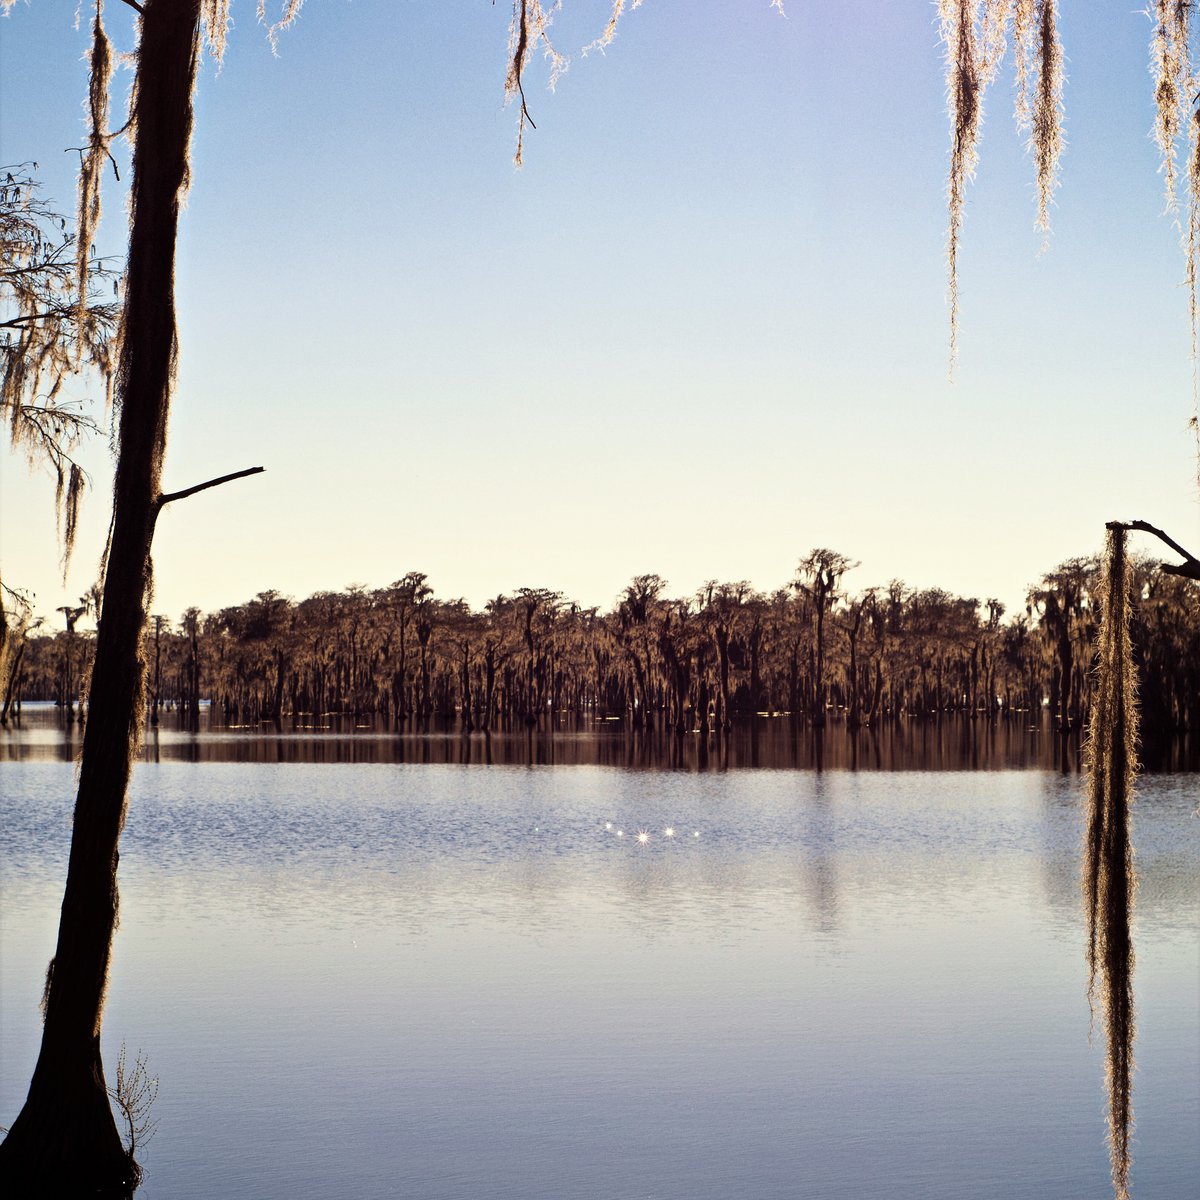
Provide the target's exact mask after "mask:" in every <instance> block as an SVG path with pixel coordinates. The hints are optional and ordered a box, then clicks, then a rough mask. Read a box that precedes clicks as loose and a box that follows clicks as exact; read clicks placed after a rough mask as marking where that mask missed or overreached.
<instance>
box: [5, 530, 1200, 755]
mask: <svg viewBox="0 0 1200 1200" xmlns="http://www.w3.org/2000/svg"><path fill="white" fill-rule="evenodd" d="M855 565H856V564H855V563H853V562H851V561H850V560H848V559H846V558H845V557H844V556H842V555H840V554H837V553H835V552H832V551H829V550H814V551H813V552H812V553H811V554H809V555H808V556H807V557H806V558H804V559H803V560H802V561H801V563H800V566H799V569H798V571H797V573H796V576H795V578H794V579H793V580H792V582H791V583H790V584H788V585H787V586H785V587H783V588H780V589H778V590H777V591H774V592H771V593H764V592H758V591H756V590H754V589H753V588H752V587H751V586H750V585H749V584H747V583H716V582H712V583H709V584H706V585H705V586H704V587H703V588H701V589H700V591H699V592H697V593H696V594H695V595H694V596H690V597H686V598H676V599H671V598H668V597H667V595H666V585H665V583H664V581H663V580H662V579H661V578H660V577H659V576H657V575H641V576H638V577H637V578H636V579H634V580H633V581H632V582H631V583H630V584H629V585H628V586H627V587H626V588H625V589H624V591H623V592H622V594H621V595H620V597H619V598H618V600H617V603H616V605H615V606H614V608H613V609H612V611H611V612H608V613H601V612H599V611H598V610H597V609H595V608H581V607H580V606H578V605H576V604H573V603H571V602H569V601H567V600H566V599H564V597H563V596H562V594H561V593H559V592H555V591H550V590H548V589H545V588H519V589H517V590H516V591H515V592H513V593H512V594H511V595H500V596H497V597H495V598H494V599H493V600H490V601H488V602H487V604H486V605H485V606H484V608H483V610H482V611H478V612H477V611H473V610H472V609H471V608H470V607H469V606H468V605H467V604H466V603H465V602H464V601H462V600H443V599H439V598H437V597H435V596H434V594H433V591H432V589H431V588H430V586H429V585H428V583H427V582H426V577H425V576H424V575H423V574H420V573H417V572H410V573H409V574H408V575H405V576H404V577H403V578H402V579H400V580H397V581H396V582H395V583H393V584H392V585H391V586H389V587H385V588H380V589H377V590H374V591H369V590H367V589H365V588H362V587H357V586H355V587H351V588H349V589H347V590H346V591H344V592H337V593H335V592H321V593H318V594H316V595H314V596H311V597H309V598H308V599H307V600H303V601H300V602H298V603H297V602H294V601H292V600H290V599H288V598H286V597H284V596H281V595H279V594H278V593H276V592H262V593H260V594H259V595H258V596H256V597H255V598H254V599H253V600H251V601H249V602H248V603H246V604H242V605H238V606H236V607H231V608H225V609H222V610H220V611H219V612H216V613H210V614H202V613H200V612H199V611H198V610H197V609H194V608H192V609H188V610H187V612H185V613H184V614H183V617H182V619H181V621H180V622H179V623H178V624H177V625H172V624H171V623H170V622H168V621H167V620H165V619H164V618H161V617H158V618H155V619H154V621H153V623H152V625H151V627H150V628H149V630H148V632H147V634H146V640H145V651H144V655H143V658H144V661H145V663H146V664H147V695H148V698H149V701H150V720H151V722H152V723H153V722H155V721H156V720H157V715H158V711H159V709H160V708H161V707H165V706H170V707H172V708H176V709H178V710H180V711H181V712H182V714H183V716H184V720H185V724H190V725H192V726H193V727H195V726H197V725H198V722H199V713H200V701H201V699H202V698H204V699H210V700H211V702H212V704H213V706H214V707H213V713H212V717H213V720H214V721H215V722H217V723H225V724H229V725H238V724H255V723H259V722H269V723H274V724H275V725H276V726H277V727H282V725H283V722H284V721H288V722H289V723H291V724H292V725H293V726H297V727H304V726H308V725H313V724H319V723H321V722H322V721H323V720H324V719H325V718H327V717H329V716H331V715H340V716H343V717H347V718H351V719H358V718H363V719H367V718H372V719H373V720H374V721H375V722H378V720H380V719H382V720H383V721H384V722H385V723H387V724H390V725H394V726H395V727H405V726H407V727H414V726H417V725H420V724H422V723H426V722H428V721H430V720H431V719H433V718H440V719H443V720H447V719H454V720H457V721H459V722H460V723H461V725H462V727H463V728H464V729H479V730H489V729H503V728H512V727H514V726H520V725H528V726H532V725H542V726H553V725H554V724H555V723H556V721H557V720H558V719H559V718H561V717H562V716H563V715H565V714H572V713H576V714H588V715H592V716H598V717H610V718H618V719H621V720H623V721H624V722H626V724H627V726H628V727H631V728H633V729H640V730H647V731H650V732H684V731H697V732H699V733H701V734H707V733H722V732H724V731H725V730H727V729H728V728H729V726H730V723H731V721H732V720H733V718H735V717H738V716H745V715H752V714H755V713H778V714H790V715H791V716H792V717H793V718H794V719H795V720H797V721H799V720H801V719H803V720H804V721H806V722H807V723H809V724H811V725H813V726H814V727H818V728H819V727H820V726H821V725H823V724H824V723H825V721H826V719H827V718H828V717H829V716H837V717H838V718H839V719H841V720H843V721H844V722H845V724H846V725H847V726H848V727H850V728H851V729H854V728H858V727H862V726H875V725H878V724H879V723H880V721H881V720H883V719H884V718H892V717H898V716H901V715H907V716H916V717H922V716H931V715H934V714H939V713H947V712H954V713H959V714H964V715H968V716H975V715H992V716H997V715H1010V714H1019V713H1026V714H1032V713H1037V714H1040V713H1041V712H1042V711H1043V706H1046V707H1048V710H1049V712H1050V714H1051V716H1052V718H1053V719H1054V720H1055V722H1056V725H1057V727H1058V728H1060V729H1062V730H1068V729H1077V728H1079V727H1080V726H1081V725H1082V724H1083V723H1085V722H1086V720H1087V716H1088V712H1089V708H1090V705H1091V702H1092V687H1093V683H1092V670H1091V667H1092V661H1093V651H1092V643H1093V640H1094V636H1095V628H1096V615H1097V608H1096V603H1097V587H1098V582H1099V580H1098V566H1097V562H1096V560H1095V559H1090V558H1089V559H1072V560H1070V561H1069V562H1067V563H1064V564H1063V565H1062V566H1060V567H1059V568H1057V569H1056V570H1055V571H1052V572H1050V573H1049V574H1048V575H1046V576H1044V577H1043V579H1042V580H1041V581H1040V582H1039V583H1038V584H1037V585H1036V586H1035V587H1034V588H1032V589H1030V591H1029V594H1028V600H1027V606H1026V609H1025V611H1024V612H1023V613H1020V614H1017V615H1016V616H1015V617H1014V618H1011V619H1009V620H1007V621H1006V620H1004V619H1003V617H1004V607H1003V605H1001V604H1000V603H999V602H998V601H996V600H991V599H989V600H987V601H985V602H984V603H983V604H982V605H981V604H980V603H979V602H978V601H977V600H975V599H964V598H962V597H958V596H953V595H951V594H950V593H948V592H945V591H943V590H941V589H939V588H928V589H924V590H917V589H913V588H909V587H906V586H905V585H904V584H903V583H900V582H892V583H890V584H889V585H887V586H886V587H878V588H868V589H866V590H865V591H862V592H858V593H852V592H850V591H848V590H847V589H846V588H845V587H844V585H843V578H844V576H845V574H846V572H847V571H849V570H850V569H852V568H853V567H854V566H855ZM1134 570H1135V576H1136V578H1135V581H1134V589H1133V590H1134V595H1135V596H1136V597H1139V599H1138V600H1137V602H1136V605H1135V610H1134V640H1135V645H1136V647H1137V651H1138V659H1139V662H1138V666H1139V670H1140V673H1141V690H1142V706H1143V711H1144V723H1145V727H1146V729H1147V731H1148V732H1151V733H1158V734H1164V733H1169V732H1173V731H1177V730H1184V729H1189V730H1196V729H1200V604H1198V603H1197V601H1198V599H1200V596H1198V594H1197V593H1198V590H1200V589H1198V588H1197V585H1196V584H1195V583H1194V582H1192V581H1189V580H1187V579H1182V578H1179V577H1177V576H1171V575H1166V574H1164V573H1162V572H1159V571H1156V570H1154V569H1153V565H1152V564H1150V563H1142V564H1137V565H1136V566H1135V568H1134ZM91 647H92V639H91V637H90V636H89V635H87V634H83V633H80V632H78V631H76V630H74V628H72V629H70V630H68V631H65V632H63V633H59V634H57V635H54V636H48V635H42V636H29V637H28V639H27V642H26V644H24V646H23V647H22V653H21V655H20V657H17V656H16V655H10V656H9V657H10V663H9V668H10V669H9V671H8V673H7V675H6V676H5V678H4V680H3V683H4V686H5V699H4V705H5V706H6V708H7V707H9V706H11V705H12V704H13V703H14V701H15V702H16V703H17V705H18V706H19V702H20V700H21V699H22V698H25V699H44V700H56V701H58V702H59V703H60V704H62V705H64V706H67V707H70V706H71V704H72V703H73V702H74V701H75V700H76V699H77V697H78V695H79V693H80V691H81V687H80V684H81V681H82V680H84V679H86V676H87V671H88V666H89V662H90V654H91Z"/></svg>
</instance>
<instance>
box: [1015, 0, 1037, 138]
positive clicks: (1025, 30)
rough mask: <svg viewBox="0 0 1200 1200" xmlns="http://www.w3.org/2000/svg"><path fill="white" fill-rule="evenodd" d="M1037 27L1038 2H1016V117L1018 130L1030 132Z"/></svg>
mask: <svg viewBox="0 0 1200 1200" xmlns="http://www.w3.org/2000/svg"><path fill="white" fill-rule="evenodd" d="M1036 26H1037V0H1016V3H1015V4H1014V5H1013V49H1014V53H1015V55H1016V60H1017V99H1016V104H1015V105H1014V109H1013V112H1014V116H1015V117H1016V121H1017V130H1018V131H1019V132H1021V133H1026V132H1028V130H1029V128H1030V126H1031V125H1032V124H1033V105H1032V104H1031V103H1030V102H1029V81H1030V79H1031V77H1032V76H1033V45H1034V36H1033V31H1034V29H1035V28H1036Z"/></svg>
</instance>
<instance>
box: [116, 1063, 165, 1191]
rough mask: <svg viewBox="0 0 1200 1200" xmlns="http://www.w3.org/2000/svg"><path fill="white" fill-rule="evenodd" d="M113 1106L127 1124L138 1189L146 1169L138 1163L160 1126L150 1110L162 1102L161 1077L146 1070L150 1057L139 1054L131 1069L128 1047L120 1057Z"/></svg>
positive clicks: (126, 1133) (130, 1153) (127, 1136)
mask: <svg viewBox="0 0 1200 1200" xmlns="http://www.w3.org/2000/svg"><path fill="white" fill-rule="evenodd" d="M108 1094H109V1096H110V1097H111V1099H112V1102H113V1105H114V1107H115V1108H116V1110H117V1113H118V1114H119V1116H120V1119H121V1121H122V1122H123V1123H124V1126H125V1129H124V1142H125V1149H126V1151H127V1152H128V1154H129V1161H130V1164H131V1165H132V1166H133V1170H134V1172H135V1177H134V1181H133V1184H134V1187H137V1186H138V1184H140V1183H141V1181H142V1175H143V1168H142V1167H141V1166H140V1165H138V1164H137V1162H136V1161H135V1159H136V1157H137V1154H138V1152H139V1151H140V1150H142V1149H143V1148H144V1147H145V1146H146V1145H148V1144H149V1142H150V1139H151V1138H152V1137H154V1132H155V1130H156V1129H157V1128H158V1122H157V1121H155V1120H153V1119H152V1118H151V1116H150V1110H151V1109H152V1108H153V1107H154V1102H155V1100H157V1099H158V1076H157V1075H151V1074H150V1072H149V1071H148V1070H147V1069H146V1056H145V1055H144V1054H143V1053H142V1052H141V1051H140V1050H139V1051H138V1052H137V1054H136V1055H135V1056H134V1060H133V1066H132V1067H130V1066H129V1063H128V1060H127V1058H126V1057H125V1043H124V1042H122V1043H121V1052H120V1054H118V1055H117V1081H116V1083H115V1085H114V1086H112V1087H110V1088H109V1089H108Z"/></svg>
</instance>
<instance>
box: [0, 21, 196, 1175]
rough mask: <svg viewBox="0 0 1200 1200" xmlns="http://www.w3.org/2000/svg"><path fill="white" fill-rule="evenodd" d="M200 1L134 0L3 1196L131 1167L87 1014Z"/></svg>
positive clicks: (96, 1015)
mask: <svg viewBox="0 0 1200 1200" xmlns="http://www.w3.org/2000/svg"><path fill="white" fill-rule="evenodd" d="M199 17H200V0H146V3H145V5H144V11H143V15H142V18H141V41H140V45H139V49H138V58H137V79H136V83H135V90H134V96H133V112H132V116H133V129H134V131H135V133H134V158H133V185H132V195H131V218H130V242H129V262H128V274H127V282H126V296H125V311H124V318H123V326H122V328H123V331H124V336H123V344H122V347H121V359H120V369H119V374H118V396H119V402H120V409H121V411H120V436H119V449H118V460H117V470H116V480H115V483H114V486H113V534H112V549H111V552H110V555H109V560H108V570H107V572H106V575H105V580H104V605H103V610H102V616H101V621H100V628H99V633H98V635H97V640H96V661H95V668H94V670H93V673H92V683H91V692H90V697H89V704H88V712H89V718H90V719H89V720H88V722H87V729H86V733H85V736H84V742H83V757H82V762H81V767H80V775H79V792H78V796H77V799H76V803H75V823H74V831H73V834H72V838H71V856H70V864H69V866H68V870H67V886H66V894H65V896H64V898H63V906H62V916H61V920H60V924H59V933H58V948H57V950H56V952H55V957H54V960H53V962H52V964H51V968H50V972H49V974H48V976H47V988H46V1005H45V1026H44V1029H43V1032H42V1047H41V1053H40V1054H39V1056H38V1061H37V1066H36V1067H35V1069H34V1074H33V1080H32V1082H31V1084H30V1087H29V1095H28V1098H27V1099H26V1101H25V1106H24V1108H22V1110H21V1113H20V1115H19V1116H18V1117H17V1120H16V1122H15V1123H14V1125H13V1127H12V1130H11V1131H10V1133H9V1135H8V1137H7V1139H6V1140H5V1141H4V1143H3V1144H2V1145H0V1181H2V1182H3V1184H4V1190H5V1192H6V1194H7V1195H9V1196H13V1197H14V1198H15V1197H17V1196H26V1195H38V1196H48V1195H62V1194H64V1192H65V1193H66V1194H72V1191H73V1192H78V1194H81V1195H82V1194H87V1195H98V1194H103V1193H109V1194H114V1195H116V1194H121V1193H123V1192H128V1191H129V1190H130V1188H131V1187H132V1186H134V1185H135V1184H136V1182H137V1176H138V1170H137V1167H136V1165H135V1164H134V1163H133V1162H132V1160H131V1159H130V1157H129V1156H128V1154H127V1153H126V1152H125V1149H124V1147H123V1146H122V1144H121V1139H120V1135H119V1134H118V1132H117V1127H116V1123H115V1122H114V1120H113V1114H112V1109H111V1107H110V1104H109V1098H108V1091H107V1086H106V1084H105V1079H104V1068H103V1066H102V1064H101V1059H100V1022H101V1010H102V1008H103V1004H104V992H105V985H106V982H107V977H108V966H109V957H110V951H111V946H112V936H113V930H114V928H115V926H116V918H117V883H116V877H117V858H118V855H117V840H118V838H119V836H120V833H121V827H122V825H123V824H124V820H125V803H126V788H127V785H128V782H129V771H130V762H131V759H132V756H133V752H134V747H135V744H136V740H137V735H138V724H139V720H140V718H141V711H142V707H143V664H142V662H141V660H140V649H141V645H140V643H141V637H142V629H143V626H144V624H145V619H146V604H147V598H148V592H149V586H150V579H151V562H150V543H151V539H152V537H153V534H154V522H155V518H156V516H157V513H158V508H159V495H160V494H159V479H160V471H161V465H162V455H163V449H164V446H165V443H166V431H167V413H168V408H169V404H170V392H171V382H172V376H173V374H174V367H175V353H176V340H175V304H174V264H175V239H176V230H177V226H178V217H179V206H180V200H181V197H182V195H183V191H184V188H185V185H186V182H187V154H188V141H189V137H190V134H191V126H192V106H191V97H192V88H193V84H194V81H195V74H196V64H197V58H198V52H199V36H198V35H199ZM67 1189H72V1191H67Z"/></svg>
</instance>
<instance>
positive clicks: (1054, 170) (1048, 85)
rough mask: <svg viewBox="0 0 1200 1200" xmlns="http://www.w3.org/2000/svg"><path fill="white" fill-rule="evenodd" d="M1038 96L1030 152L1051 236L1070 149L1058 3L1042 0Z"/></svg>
mask: <svg viewBox="0 0 1200 1200" xmlns="http://www.w3.org/2000/svg"><path fill="white" fill-rule="evenodd" d="M1036 48H1037V63H1038V80H1037V96H1036V99H1035V101H1034V106H1033V124H1032V132H1031V136H1030V143H1029V144H1030V149H1031V150H1032V151H1033V160H1034V164H1035V166H1036V168H1037V194H1038V215H1037V222H1036V224H1037V228H1038V229H1039V230H1040V231H1041V233H1042V237H1043V242H1042V245H1043V246H1045V239H1046V238H1047V237H1048V236H1049V234H1050V203H1051V201H1052V200H1053V199H1054V193H1055V191H1056V190H1057V188H1058V167H1059V160H1060V159H1061V158H1062V152H1063V148H1064V146H1065V145H1066V136H1065V135H1064V133H1063V124H1062V115H1063V98H1062V93H1063V52H1062V43H1061V42H1060V41H1059V37H1058V0H1040V5H1039V9H1038V23H1037V47H1036Z"/></svg>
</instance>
